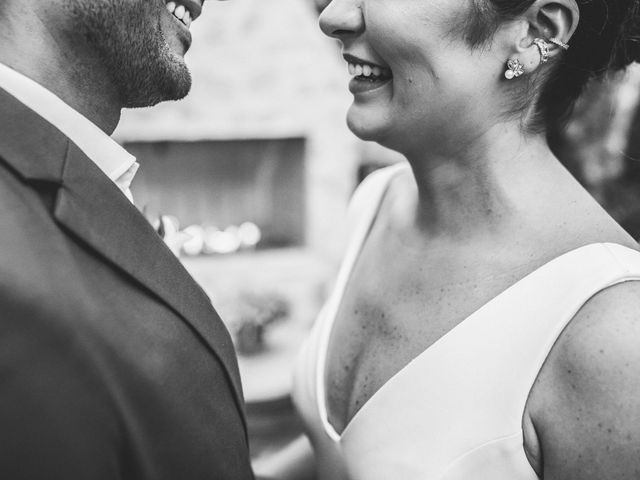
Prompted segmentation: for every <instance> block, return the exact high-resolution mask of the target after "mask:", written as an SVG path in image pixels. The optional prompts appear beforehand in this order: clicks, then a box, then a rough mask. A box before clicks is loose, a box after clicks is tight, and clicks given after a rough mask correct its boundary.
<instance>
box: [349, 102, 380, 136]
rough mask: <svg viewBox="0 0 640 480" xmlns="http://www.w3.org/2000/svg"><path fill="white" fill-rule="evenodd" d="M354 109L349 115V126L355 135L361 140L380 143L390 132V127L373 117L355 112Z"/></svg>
mask: <svg viewBox="0 0 640 480" xmlns="http://www.w3.org/2000/svg"><path fill="white" fill-rule="evenodd" d="M353 110H354V107H352V108H351V109H350V110H349V113H348V114H347V126H348V127H349V130H351V131H352V132H353V134H354V135H355V136H356V137H358V138H359V139H361V140H366V141H371V142H380V141H381V139H382V138H384V136H385V135H384V133H385V132H386V131H387V130H388V126H386V125H384V124H383V123H382V122H380V121H376V119H375V118H374V117H372V116H370V115H369V116H366V117H365V116H364V115H360V114H359V113H358V112H355V111H353Z"/></svg>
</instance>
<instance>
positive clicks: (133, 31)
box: [63, 0, 204, 108]
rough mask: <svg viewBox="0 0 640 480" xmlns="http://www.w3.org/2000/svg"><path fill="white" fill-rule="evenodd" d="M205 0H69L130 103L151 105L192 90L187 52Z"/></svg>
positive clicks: (79, 28) (76, 21) (77, 28)
mask: <svg viewBox="0 0 640 480" xmlns="http://www.w3.org/2000/svg"><path fill="white" fill-rule="evenodd" d="M203 1H204V0H177V1H176V0H174V1H167V2H165V0H64V2H63V3H64V5H65V10H66V12H65V13H66V14H67V15H68V17H69V18H70V20H71V25H73V29H74V33H75V34H77V33H79V34H80V35H82V37H83V38H84V40H85V41H86V42H88V44H89V47H91V49H93V50H94V51H95V52H96V54H97V55H99V57H100V61H101V62H103V63H104V65H105V67H106V70H107V72H108V75H109V76H110V80H111V81H112V82H113V84H114V85H115V86H116V89H117V90H118V92H119V95H120V97H121V101H122V104H123V106H124V107H127V108H132V107H146V106H151V105H155V104H156V103H159V102H162V101H164V100H178V99H180V98H183V97H185V96H186V95H187V93H189V90H190V88H191V75H190V74H189V70H188V69H187V66H186V64H185V63H184V54H185V53H186V52H187V50H188V49H189V47H190V46H191V33H190V32H189V26H190V25H191V21H193V20H195V18H197V17H198V16H199V15H200V12H201V8H202V3H203Z"/></svg>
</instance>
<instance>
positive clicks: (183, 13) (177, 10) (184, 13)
mask: <svg viewBox="0 0 640 480" xmlns="http://www.w3.org/2000/svg"><path fill="white" fill-rule="evenodd" d="M167 10H169V13H171V14H173V16H174V17H176V18H177V19H178V20H180V21H181V22H182V23H184V24H185V25H186V26H187V28H189V27H190V26H191V13H189V10H187V9H186V8H185V7H184V5H178V4H177V3H176V2H169V3H167Z"/></svg>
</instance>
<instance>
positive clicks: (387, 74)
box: [343, 54, 393, 95]
mask: <svg viewBox="0 0 640 480" xmlns="http://www.w3.org/2000/svg"><path fill="white" fill-rule="evenodd" d="M343 57H344V59H345V60H346V61H347V64H348V67H349V74H350V75H353V76H354V77H353V78H352V79H351V81H350V82H349V90H350V91H351V93H353V94H354V95H355V94H358V93H365V92H370V91H373V90H376V89H378V88H380V87H382V86H384V85H386V84H387V83H389V82H390V81H391V80H392V78H393V75H392V73H391V69H390V68H388V67H385V66H383V65H379V64H377V63H374V62H370V61H367V60H363V59H361V58H358V57H356V56H354V55H351V54H344V55H343Z"/></svg>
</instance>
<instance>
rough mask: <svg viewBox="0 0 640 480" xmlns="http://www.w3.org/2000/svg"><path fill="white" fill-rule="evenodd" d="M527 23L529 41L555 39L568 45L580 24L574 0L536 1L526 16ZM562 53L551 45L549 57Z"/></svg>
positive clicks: (578, 10) (556, 46) (558, 48)
mask: <svg viewBox="0 0 640 480" xmlns="http://www.w3.org/2000/svg"><path fill="white" fill-rule="evenodd" d="M526 17H527V20H528V21H529V26H530V28H529V31H530V37H531V38H530V39H529V40H530V41H533V39H534V38H542V39H543V40H547V41H548V40H549V39H552V38H553V39H556V40H559V41H560V42H562V43H564V44H569V42H570V41H571V37H573V34H574V33H575V31H576V29H577V28H578V23H579V22H580V9H579V8H578V4H577V2H576V0H536V2H534V4H533V5H531V7H529V10H528V12H527V14H526ZM561 52H562V48H560V47H559V46H558V45H554V44H552V45H551V46H550V50H549V57H550V58H553V57H554V56H556V55H558V54H559V53H561Z"/></svg>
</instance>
